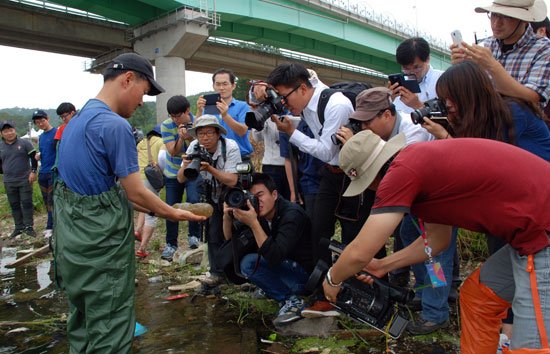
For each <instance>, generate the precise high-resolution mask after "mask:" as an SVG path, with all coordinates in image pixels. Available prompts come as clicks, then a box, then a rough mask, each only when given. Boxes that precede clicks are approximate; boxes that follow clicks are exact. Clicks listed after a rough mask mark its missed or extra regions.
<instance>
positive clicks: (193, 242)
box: [187, 236, 199, 250]
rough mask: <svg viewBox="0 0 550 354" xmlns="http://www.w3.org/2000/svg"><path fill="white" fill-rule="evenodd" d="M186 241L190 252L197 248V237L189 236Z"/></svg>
mask: <svg viewBox="0 0 550 354" xmlns="http://www.w3.org/2000/svg"><path fill="white" fill-rule="evenodd" d="M187 240H188V241H189V248H191V249H192V250H194V249H196V248H199V238H198V237H197V236H189V237H188V238H187Z"/></svg>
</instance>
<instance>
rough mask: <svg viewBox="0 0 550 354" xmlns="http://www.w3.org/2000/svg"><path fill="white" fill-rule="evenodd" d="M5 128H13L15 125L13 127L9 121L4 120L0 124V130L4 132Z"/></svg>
mask: <svg viewBox="0 0 550 354" xmlns="http://www.w3.org/2000/svg"><path fill="white" fill-rule="evenodd" d="M5 127H11V128H15V125H13V123H12V122H10V121H9V120H5V121H3V122H2V123H0V130H4V128H5Z"/></svg>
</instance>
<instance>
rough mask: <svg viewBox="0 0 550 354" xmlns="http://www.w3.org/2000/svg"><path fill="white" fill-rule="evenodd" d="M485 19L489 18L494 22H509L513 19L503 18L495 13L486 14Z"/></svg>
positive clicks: (503, 16)
mask: <svg viewBox="0 0 550 354" xmlns="http://www.w3.org/2000/svg"><path fill="white" fill-rule="evenodd" d="M487 17H488V18H489V20H495V21H498V20H502V21H509V20H512V19H513V18H512V17H509V16H505V15H502V14H499V13H496V12H487Z"/></svg>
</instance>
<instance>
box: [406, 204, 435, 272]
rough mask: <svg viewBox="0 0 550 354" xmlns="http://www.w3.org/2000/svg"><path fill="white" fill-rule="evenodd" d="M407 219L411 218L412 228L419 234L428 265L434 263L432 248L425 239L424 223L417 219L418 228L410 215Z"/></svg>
mask: <svg viewBox="0 0 550 354" xmlns="http://www.w3.org/2000/svg"><path fill="white" fill-rule="evenodd" d="M409 217H410V218H411V221H412V222H413V224H414V226H415V227H416V229H417V230H418V232H420V234H421V236H422V239H423V240H424V252H426V254H427V255H428V259H429V262H430V264H432V263H434V259H433V258H432V248H431V247H430V246H429V245H428V239H427V238H426V230H425V229H424V222H423V221H422V219H420V218H418V223H419V224H420V228H419V227H418V224H417V223H416V222H415V220H414V219H413V217H412V216H411V214H409Z"/></svg>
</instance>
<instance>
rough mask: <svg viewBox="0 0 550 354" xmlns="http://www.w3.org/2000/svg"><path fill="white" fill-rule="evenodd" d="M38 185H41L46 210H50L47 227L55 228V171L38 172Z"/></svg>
mask: <svg viewBox="0 0 550 354" xmlns="http://www.w3.org/2000/svg"><path fill="white" fill-rule="evenodd" d="M38 186H40V192H41V193H42V199H44V205H46V211H47V212H48V222H47V224H46V229H49V230H51V229H53V216H52V206H53V173H42V172H40V173H39V174H38Z"/></svg>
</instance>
